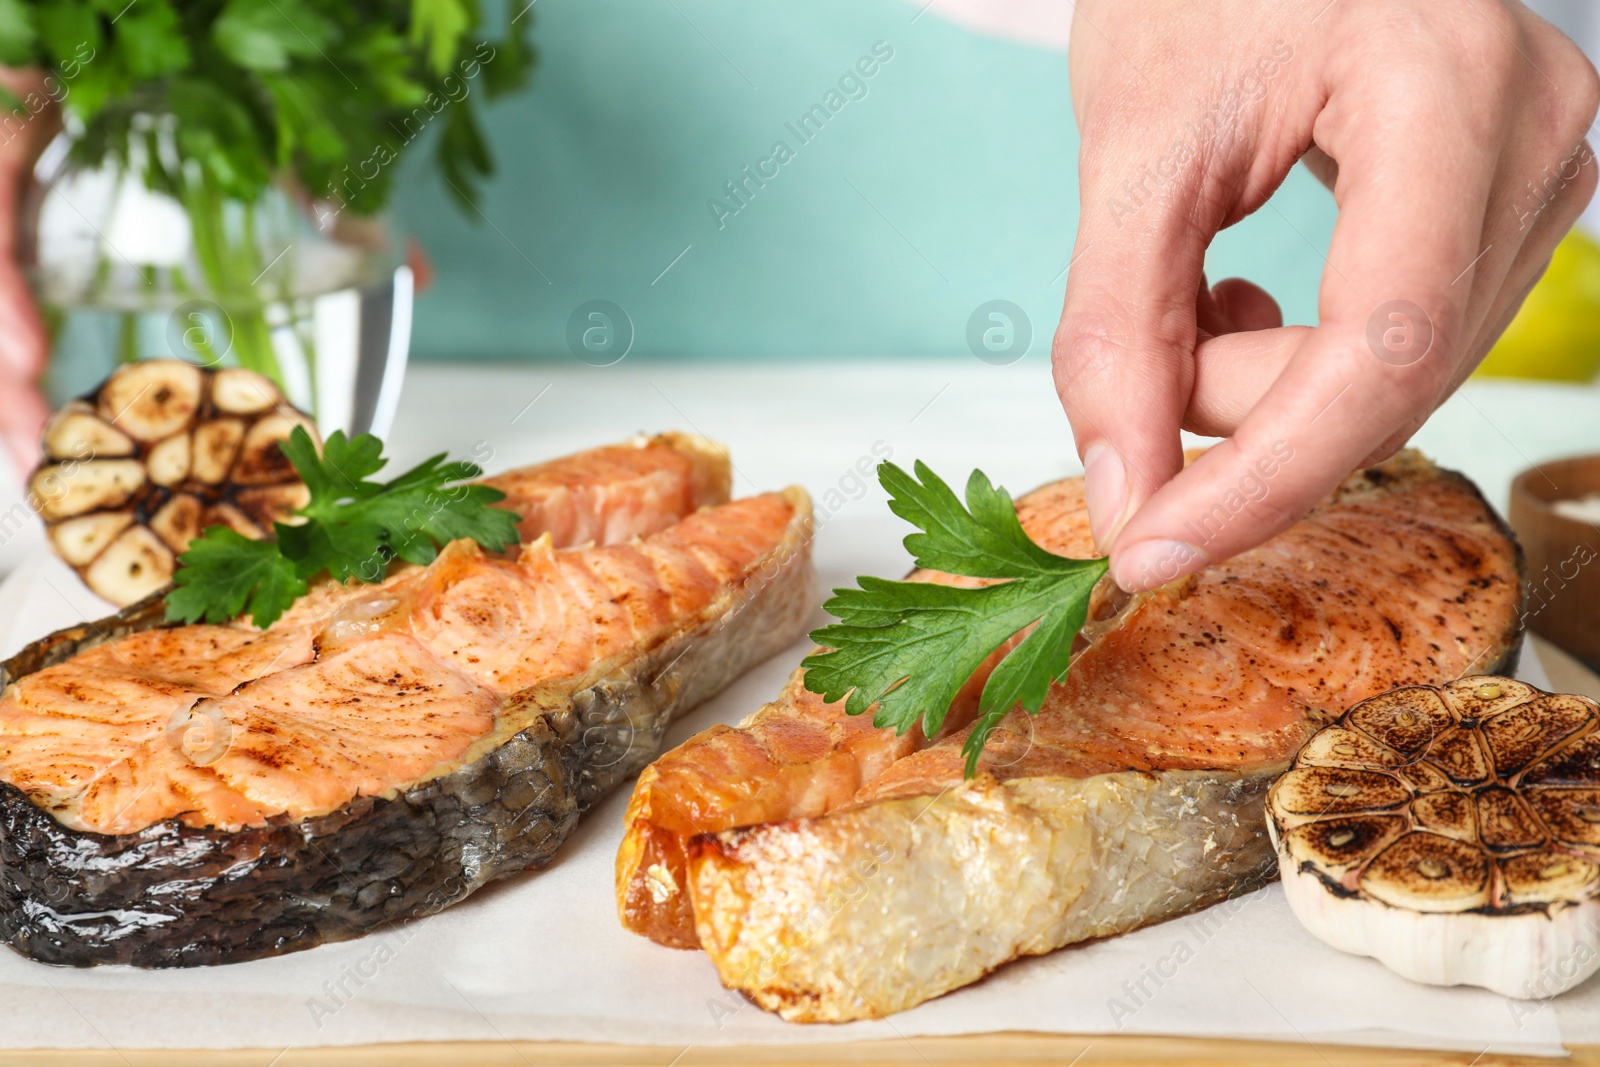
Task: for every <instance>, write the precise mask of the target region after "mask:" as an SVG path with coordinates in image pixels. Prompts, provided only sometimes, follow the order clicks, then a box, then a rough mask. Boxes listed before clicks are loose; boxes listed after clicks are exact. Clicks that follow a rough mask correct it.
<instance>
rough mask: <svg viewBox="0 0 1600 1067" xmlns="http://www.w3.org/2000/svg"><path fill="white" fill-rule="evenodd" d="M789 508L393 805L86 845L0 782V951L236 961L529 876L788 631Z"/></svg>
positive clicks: (797, 529) (802, 617)
mask: <svg viewBox="0 0 1600 1067" xmlns="http://www.w3.org/2000/svg"><path fill="white" fill-rule="evenodd" d="M795 503H796V517H795V519H794V521H793V522H792V523H791V524H790V527H789V529H788V530H787V531H786V533H785V536H784V539H783V541H782V542H781V543H780V544H779V545H778V546H777V547H776V548H775V549H774V550H772V551H771V552H770V553H769V554H768V556H767V557H766V558H765V559H763V560H762V561H760V562H759V563H758V564H757V565H756V567H754V568H752V569H751V571H750V573H749V574H748V575H747V577H746V580H745V581H744V582H743V583H742V584H738V585H734V586H731V587H730V588H729V589H727V590H726V591H725V592H724V593H723V594H722V595H721V596H719V598H718V599H717V600H716V601H715V602H714V603H713V604H712V605H710V606H709V607H708V608H707V609H706V610H705V611H703V612H702V613H701V614H700V615H699V616H698V618H697V620H696V623H695V624H694V625H692V626H686V627H684V628H683V629H680V630H679V631H678V632H677V633H676V634H674V635H673V636H672V637H671V638H669V639H668V640H667V641H665V642H663V643H661V644H659V645H657V646H656V647H654V648H652V649H650V650H649V651H648V652H646V653H645V654H643V655H642V656H640V657H638V658H637V659H634V660H633V661H631V662H629V663H627V664H625V665H623V666H622V667H620V668H614V669H613V670H612V672H611V673H609V674H607V675H605V676H599V677H586V678H584V679H582V680H581V682H580V683H579V684H578V685H577V687H576V688H574V687H573V686H572V685H571V684H570V683H568V684H565V685H561V686H549V687H535V688H533V689H529V690H525V691H523V692H522V693H519V694H517V696H516V697H514V698H513V700H512V702H511V706H510V707H508V709H507V711H506V712H505V713H504V717H505V718H507V719H509V720H511V721H513V722H514V723H521V722H523V721H524V719H526V720H527V721H528V725H526V726H524V727H523V728H522V729H521V730H520V731H519V732H517V733H515V734H514V735H512V736H510V737H509V738H506V739H504V740H501V741H499V742H498V743H497V744H496V745H495V746H494V747H492V748H491V749H490V750H489V751H487V752H486V753H484V754H482V755H480V756H478V757H477V758H475V759H473V760H472V761H471V762H469V763H466V764H465V765H464V766H462V767H460V768H459V769H457V770H455V771H452V772H450V773H448V774H445V775H443V776H441V777H438V778H434V779H432V780H429V781H425V782H422V783H421V784H418V785H416V786H413V787H409V788H406V789H404V790H403V791H402V792H400V793H399V794H398V795H396V796H392V797H359V798H358V799H357V800H355V801H354V802H352V803H351V804H349V805H347V806H345V807H344V808H342V809H340V810H339V811H336V812H333V813H331V814H328V815H324V816H318V817H314V818H309V819H303V820H291V819H288V818H286V817H282V816H279V817H276V818H274V819H272V820H270V821H268V823H267V824H266V825H265V826H259V827H249V828H246V829H243V830H239V831H233V832H228V831H219V830H214V829H205V828H195V827H190V826H185V825H183V824H182V823H181V822H180V821H179V820H178V819H169V820H166V821H164V822H161V823H157V824H156V825H153V826H150V827H148V828H146V829H144V830H141V831H138V832H136V833H130V834H121V835H105V834H96V833H90V832H84V831H79V830H73V829H70V828H68V827H65V826H63V825H62V824H61V823H59V822H58V821H56V819H54V818H53V817H52V816H51V815H50V814H49V812H48V811H46V810H44V809H42V808H40V807H38V806H37V805H35V804H34V803H33V802H32V801H30V800H29V799H28V797H27V796H26V795H25V794H23V793H22V792H21V791H20V790H18V789H16V788H15V787H13V786H11V785H9V784H5V783H0V940H3V941H5V942H6V943H8V944H10V945H11V946H12V947H13V948H15V949H17V950H18V951H19V952H21V953H22V954H24V955H26V956H29V957H31V958H33V959H36V960H39V961H42V962H45V963H54V964H66V965H73V966H91V965H95V964H101V963H121V964H131V965H134V966H139V967H188V966H198V965H206V964H218V963H237V962H242V961H245V960H252V959H258V958H261V957H265V956H274V955H280V954H282V953H285V952H293V951H296V950H299V949H305V948H310V947H312V946H314V945H317V944H321V943H322V942H325V941H342V940H347V939H350V938H353V937H359V936H361V935H362V934H365V933H368V932H370V931H371V930H372V929H373V928H374V927H377V926H379V925H381V924H383V923H386V922H391V921H395V920H400V919H408V918H413V917H417V916H422V915H428V914H431V913H433V912H437V911H439V910H441V909H443V908H446V907H448V906H450V905H451V904H454V903H456V902H457V901H460V900H462V899H463V898H465V897H467V896H468V895H470V894H471V893H472V892H474V891H475V890H477V889H479V888H480V887H482V886H484V885H486V884H488V883H490V882H493V881H496V880H498V879H501V878H505V877H508V876H510V875H514V874H517V873H519V872H522V871H525V870H530V869H537V868H540V867H542V866H544V865H546V864H547V863H549V861H550V859H551V857H552V856H553V855H554V853H555V851H556V849H557V848H558V847H559V846H560V845H561V843H562V842H563V841H564V840H565V839H566V837H567V835H568V834H569V833H571V831H572V829H573V827H574V826H576V824H577V821H578V817H579V816H580V815H581V814H582V813H583V812H584V811H586V810H587V809H588V808H589V807H591V806H592V805H593V804H594V803H596V802H597V801H598V800H599V799H600V798H602V797H603V796H605V795H606V793H608V792H609V791H610V790H611V789H612V788H613V787H615V786H616V785H617V784H618V783H620V782H622V781H624V780H626V779H628V778H630V777H631V776H632V775H634V774H636V773H637V772H638V771H639V769H640V768H641V767H643V766H644V765H645V764H647V763H648V762H649V761H650V760H651V759H653V758H654V757H655V755H656V754H657V752H658V751H659V749H660V744H661V739H662V737H663V735H664V734H665V732H666V729H667V727H668V726H669V725H670V724H671V723H672V722H673V721H674V720H675V719H676V718H678V717H679V716H680V715H682V714H683V713H684V712H686V711H687V710H689V709H690V708H692V707H694V706H695V705H696V704H698V703H700V702H702V701H704V700H705V699H707V698H708V697H710V696H711V695H713V694H714V693H716V692H717V691H718V690H720V689H721V688H722V687H723V686H725V685H727V684H728V683H729V682H730V681H732V680H733V679H734V678H736V677H738V676H739V675H740V674H741V673H743V672H744V671H746V670H748V669H749V668H750V667H752V666H754V665H755V664H756V663H759V662H761V661H762V660H764V659H767V658H768V657H770V656H772V655H773V654H775V653H776V652H778V651H780V650H782V649H783V648H785V647H787V646H788V645H790V644H791V643H792V642H793V641H795V640H796V639H797V638H798V636H799V635H800V634H801V632H803V630H804V628H805V625H806V623H807V621H808V618H809V614H810V611H811V609H812V607H813V604H814V590H813V584H814V582H813V573H812V569H811V560H810V536H811V524H810V502H809V500H805V499H804V494H803V493H800V494H798V496H797V497H796V499H795ZM165 625H168V624H167V623H166V622H165V619H164V605H163V603H162V601H161V595H160V594H158V595H157V596H155V597H152V598H149V599H147V600H144V601H141V602H140V603H138V604H135V605H133V606H131V607H129V608H127V609H125V610H124V611H122V612H119V613H118V614H116V615H114V616H111V617H110V618H107V619H104V620H101V621H99V622H95V623H86V624H84V625H82V626H75V627H71V628H68V629H65V630H61V631H59V632H57V633H54V634H51V635H50V636H48V637H45V638H43V639H41V640H39V641H37V642H34V643H33V644H32V645H30V646H28V647H27V648H26V649H24V650H23V651H22V652H20V653H18V654H17V655H16V656H14V657H12V658H11V659H10V660H8V661H6V662H5V664H4V665H3V666H0V689H3V687H4V686H6V685H9V684H11V683H12V682H14V681H15V680H17V679H18V678H21V677H23V676H25V675H27V674H30V673H32V672H34V671H37V670H41V669H43V668H45V667H47V666H50V665H52V664H56V663H60V662H63V661H65V660H67V659H69V658H70V657H71V656H72V655H74V654H75V653H76V652H78V651H80V650H82V649H86V648H89V647H92V646H94V645H96V644H100V643H102V642H104V641H108V640H112V639H114V638H116V637H119V636H122V635H124V634H128V633H134V632H138V631H141V630H147V629H152V628H156V627H161V626H165Z"/></svg>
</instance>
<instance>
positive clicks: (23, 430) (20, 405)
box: [0, 380, 50, 477]
mask: <svg viewBox="0 0 1600 1067" xmlns="http://www.w3.org/2000/svg"><path fill="white" fill-rule="evenodd" d="M49 417H50V405H49V404H48V403H47V402H46V401H45V398H44V395H43V394H42V393H40V392H39V389H38V387H37V386H35V385H34V384H33V383H32V382H19V381H10V380H7V381H0V442H3V443H4V445H5V451H6V454H7V455H8V456H10V457H11V460H12V462H13V463H15V464H16V468H17V471H18V472H19V473H20V474H22V475H23V476H24V477H26V476H27V473H28V472H29V471H31V470H32V469H33V468H34V467H37V466H38V465H39V459H40V457H41V455H42V453H41V452H40V449H39V435H40V432H41V431H42V430H43V429H44V424H45V420H46V419H47V418H49Z"/></svg>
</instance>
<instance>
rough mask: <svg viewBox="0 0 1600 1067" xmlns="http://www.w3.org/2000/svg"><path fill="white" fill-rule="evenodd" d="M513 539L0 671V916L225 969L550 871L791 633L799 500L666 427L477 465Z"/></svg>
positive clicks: (6, 926)
mask: <svg viewBox="0 0 1600 1067" xmlns="http://www.w3.org/2000/svg"><path fill="white" fill-rule="evenodd" d="M488 481H489V483H490V484H492V485H494V486H496V487H497V488H500V489H502V490H503V491H504V492H506V494H507V500H506V502H505V505H504V506H507V507H509V508H511V509H513V510H515V511H516V512H517V514H518V516H519V520H520V521H519V530H520V533H521V537H522V544H521V545H520V546H518V547H517V548H516V549H514V550H512V551H510V552H507V553H504V554H496V555H489V554H486V553H484V552H483V551H482V550H481V549H479V547H478V546H477V545H476V544H474V543H473V542H471V541H457V542H454V543H452V544H450V545H448V546H446V547H445V548H444V549H443V550H442V551H441V552H440V554H439V556H438V558H437V559H436V560H435V561H434V562H433V563H431V564H429V565H427V566H411V565H406V564H396V565H395V566H393V567H392V568H391V569H390V571H389V573H388V575H387V576H386V577H385V579H384V580H383V581H381V582H379V583H375V584H371V585H361V584H350V585H343V584H338V583H333V582H323V583H322V584H320V585H317V586H315V587H314V588H313V589H312V590H311V592H310V593H309V594H308V595H307V596H305V597H303V598H302V599H301V600H300V601H298V602H297V603H296V604H295V605H294V606H293V607H292V608H291V609H290V610H289V611H288V612H286V613H285V614H284V615H283V617H282V618H280V619H279V620H278V621H277V622H275V623H274V624H273V625H272V626H270V627H268V628H267V629H265V630H257V629H255V628H254V627H253V626H252V625H250V624H249V623H248V622H246V621H237V622H234V623H231V624H228V625H224V626H214V625H191V626H177V625H172V624H169V623H167V622H166V621H165V619H164V611H165V604H164V603H163V601H162V599H161V596H160V595H159V594H158V595H157V596H155V597H153V598H151V599H149V600H146V601H144V602H142V603H140V604H137V605H134V606H133V607H130V608H128V609H127V610H125V611H123V612H121V613H119V614H118V615H115V616H112V617H111V618H109V619H105V620H102V621H100V622H95V623H87V624H84V625H82V626H78V627H73V628H71V629H68V630H64V631H61V632H59V633H56V634H53V635H51V636H49V637H46V638H44V639H43V640H41V641H38V642H35V643H34V644H33V645H30V646H29V647H28V648H26V649H24V650H23V651H22V652H21V653H19V654H18V655H17V656H15V657H13V658H12V659H11V660H9V661H7V662H6V663H5V664H4V667H3V671H4V677H3V692H0V937H3V938H4V940H5V941H6V942H8V943H9V944H11V945H12V946H13V947H14V948H16V949H17V950H18V951H20V952H22V953H23V954H25V955H28V956H31V957H33V958H35V959H39V960H44V961H47V962H51V963H66V964H78V965H87V964H95V963H127V964H134V965H138V966H187V965H192V964H209V963H222V962H235V961H240V960H247V959H253V958H256V957H261V956H269V955H276V954H279V953H283V952H289V951H294V950H296V949H302V948H307V947H310V946H312V945H315V944H318V943H320V942H323V941H334V940H342V939H346V938H350V937H355V936H359V935H360V934H362V933H365V932H366V931H367V930H369V929H371V928H372V927H374V926H376V925H378V924H380V923H383V922H387V921H391V920H394V919H401V918H408V917H412V916H417V915H425V914H428V913H431V912H434V911H438V910H440V909H441V908H444V907H447V906H449V905H450V904H453V903H455V902H457V901H459V900H461V899H463V898H464V897H466V896H467V895H468V894H470V893H472V892H473V891H474V890H476V889H478V888H479V887H480V886H482V885H484V884H486V883H488V882H490V881H493V880H495V879H498V878H503V877H506V876H508V875H511V874H515V873H517V872H519V871H523V870H527V869H529V868H537V867H539V866H542V865H543V864H545V863H546V862H548V861H549V860H550V858H551V856H552V855H553V854H554V852H555V850H556V849H557V848H558V847H559V846H560V844H561V843H562V841H563V840H564V839H565V838H566V836H567V835H568V834H569V833H570V832H571V830H572V828H573V827H574V825H575V824H576V822H577V820H578V817H579V815H580V814H581V813H582V812H583V811H585V810H586V809H587V808H589V807H590V806H591V805H593V804H594V803H595V802H596V801H597V800H598V799H600V798H601V797H602V796H604V795H605V794H606V793H607V792H608V791H609V790H610V789H611V788H612V787H614V786H615V785H616V784H617V783H618V782H620V781H622V780H624V779H625V778H627V777H629V776H631V775H632V774H633V773H635V772H636V771H637V770H638V769H639V768H640V767H641V766H643V765H644V764H645V763H646V762H648V760H649V759H650V758H651V757H652V756H654V755H655V753H656V752H657V751H658V749H659V745H660V740H661V737H662V735H663V733H664V732H665V730H666V728H667V726H668V725H669V724H670V723H671V722H672V721H673V720H674V719H676V718H677V717H678V716H680V715H681V714H683V713H684V712H685V711H687V710H688V709H689V708H692V707H693V706H694V705H696V704H697V703H699V702H700V701H702V700H704V699H706V698H707V697H709V696H711V695H712V694H713V693H715V692H717V691H718V690H719V689H721V688H722V687H723V686H724V685H726V684H727V683H728V682H729V681H731V680H732V679H734V678H735V677H737V676H738V675H739V674H740V673H742V672H743V671H745V670H746V669H748V668H749V667H751V666H753V665H754V664H755V663H758V662H760V661H761V660H763V659H765V658H767V657H768V656H770V655H772V654H773V653H775V652H776V651H778V650H779V649H781V648H784V647H786V646H787V645H789V644H790V643H791V642H793V641H794V640H795V639H796V638H797V637H798V636H799V634H800V633H801V632H802V631H803V629H804V626H805V622H806V618H807V615H808V613H809V611H810V610H811V606H812V597H813V590H812V586H813V579H812V574H811V565H810V555H809V549H810V528H811V526H810V524H811V507H810V501H809V499H808V498H807V497H806V495H805V493H804V491H803V490H799V489H790V490H786V491H784V492H782V493H768V494H763V495H760V496H754V497H750V498H747V499H743V500H735V501H731V502H730V501H729V500H728V486H729V466H728V462H727V459H726V456H725V454H724V453H722V452H721V451H720V450H719V449H717V448H715V447H714V446H712V445H710V444H709V443H708V442H705V441H702V440H700V439H698V438H692V437H687V436H681V435H663V436H661V437H656V438H640V439H638V440H635V441H633V442H629V443H626V444H623V445H617V446H612V447H608V448H600V449H595V450H593V451H590V452H585V453H580V454H578V455H575V456H570V457H567V458H565V459H560V460H555V461H552V462H550V463H546V464H542V465H539V466H536V467H529V468H524V469H521V470H517V471H512V472H509V473H507V474H502V475H499V476H497V477H495V478H491V479H488Z"/></svg>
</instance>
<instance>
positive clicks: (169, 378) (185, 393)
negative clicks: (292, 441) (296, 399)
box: [29, 359, 316, 605]
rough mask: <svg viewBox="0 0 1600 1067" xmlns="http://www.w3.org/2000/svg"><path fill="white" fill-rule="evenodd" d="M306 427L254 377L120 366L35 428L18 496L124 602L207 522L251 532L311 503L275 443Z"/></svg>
mask: <svg viewBox="0 0 1600 1067" xmlns="http://www.w3.org/2000/svg"><path fill="white" fill-rule="evenodd" d="M296 426H304V427H305V428H306V429H307V430H308V431H309V432H311V433H312V434H313V436H314V435H315V433H316V429H315V427H314V426H313V425H312V423H311V420H310V419H309V418H308V417H307V416H306V415H304V414H303V413H301V412H300V411H297V410H296V409H295V408H294V407H293V406H291V405H290V404H289V402H288V401H286V400H285V399H284V397H283V394H282V393H281V392H280V391H279V390H278V388H277V386H275V385H273V384H272V382H270V381H268V380H267V379H266V378H264V377H262V376H261V375H259V374H256V373H255V372H254V371H248V370H244V369H242V368H237V367H230V368H226V369H223V370H207V369H203V368H200V367H196V366H193V365H192V364H188V363H184V362H181V361H178V360H169V359H161V360H148V361H145V362H140V363H131V364H128V365H127V366H124V367H121V368H119V369H118V370H117V371H116V372H115V373H113V374H112V375H111V377H109V378H107V379H106V380H105V381H104V382H103V383H101V385H100V387H99V388H98V389H96V390H95V391H94V392H93V393H92V394H91V395H89V396H86V397H83V398H82V399H79V400H74V401H72V402H71V403H69V404H67V405H66V406H65V407H63V408H62V409H61V410H60V411H58V412H56V413H55V415H54V416H53V417H52V418H51V419H50V422H49V424H48V425H47V426H46V427H45V431H44V440H43V445H44V454H45V460H44V463H43V465H42V466H40V468H39V469H38V470H37V471H35V472H34V475H33V479H32V481H31V483H30V492H29V501H30V502H31V503H32V504H33V506H34V509H35V510H36V511H38V513H39V516H40V517H41V518H42V519H44V521H45V525H46V527H47V529H48V532H49V535H50V542H51V544H52V545H53V546H54V548H55V550H56V554H57V555H59V556H60V557H61V558H62V559H63V560H65V561H66V562H67V563H68V564H70V565H71V566H72V567H73V569H75V570H76V571H77V572H78V573H79V574H80V575H82V576H83V580H84V581H85V582H86V583H88V585H89V587H90V588H91V589H93V590H94V591H95V592H96V593H97V594H99V595H100V596H102V597H104V598H105V599H107V600H109V601H111V602H112V603H114V604H118V605H127V604H131V603H133V602H134V601H136V600H139V599H141V598H143V597H145V596H147V595H149V594H150V593H153V592H155V591H156V590H158V589H160V588H161V587H163V586H165V585H166V584H167V583H168V582H169V581H171V579H172V572H173V568H174V566H175V562H176V557H177V556H178V555H179V554H180V553H182V552H183V551H184V550H185V549H186V548H188V547H189V542H190V541H191V540H193V539H194V538H196V537H198V536H200V534H201V532H202V531H204V530H205V528H206V527H208V526H214V525H222V526H227V527H230V528H232V529H234V530H237V531H238V532H239V533H241V534H243V535H244V536H246V537H261V536H263V535H264V534H265V533H267V532H268V531H270V530H271V529H272V524H273V523H274V522H279V521H285V520H287V519H288V518H289V517H290V516H291V515H292V514H293V512H294V511H295V510H296V509H297V508H301V507H304V506H305V504H306V502H307V501H308V500H309V499H310V497H309V494H308V493H307V491H306V487H305V486H304V485H303V484H301V482H300V479H299V477H298V475H296V473H295V471H294V468H293V467H292V466H291V465H290V464H289V462H288V460H287V459H285V458H284V456H283V453H282V452H281V451H280V450H279V449H278V442H279V441H280V440H282V439H283V438H285V437H287V436H288V435H289V432H290V431H291V430H293V429H294V427H296Z"/></svg>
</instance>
